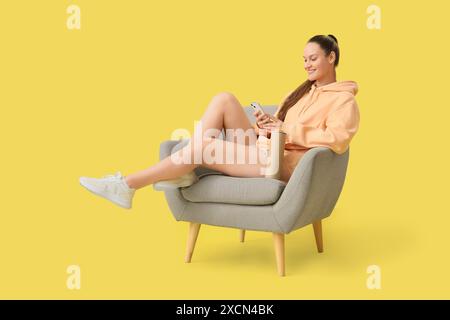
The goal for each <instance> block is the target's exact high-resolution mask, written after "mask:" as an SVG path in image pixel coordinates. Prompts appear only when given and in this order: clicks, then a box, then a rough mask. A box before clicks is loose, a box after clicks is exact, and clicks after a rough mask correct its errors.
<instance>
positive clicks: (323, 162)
mask: <svg viewBox="0 0 450 320" xmlns="http://www.w3.org/2000/svg"><path fill="white" fill-rule="evenodd" d="M263 108H264V110H265V112H268V113H271V114H273V113H274V112H275V111H276V106H264V107H263ZM244 109H245V111H246V113H247V116H248V117H249V119H250V121H252V122H253V121H254V117H253V115H252V112H253V111H252V110H251V107H248V106H247V107H245V108H244ZM187 143H188V140H187V139H183V140H176V141H174V140H168V141H165V142H163V143H162V144H161V146H160V159H163V158H165V157H167V156H169V155H170V154H171V153H173V152H175V151H177V150H179V149H180V148H182V147H184V146H185V145H186V144H187ZM283 148H284V146H283ZM348 159H349V149H347V151H346V152H345V153H343V154H340V155H339V154H336V153H335V152H333V151H332V150H331V149H329V148H326V147H315V148H312V149H310V150H308V151H307V152H306V153H305V154H304V156H303V157H302V159H301V160H300V161H299V163H298V165H297V167H296V168H295V170H294V172H293V174H292V176H291V178H290V179H289V181H288V183H287V184H286V183H285V182H283V181H281V180H277V179H272V178H264V177H261V178H241V177H232V176H228V175H226V174H224V173H221V172H218V171H214V170H211V169H208V168H205V167H201V166H200V167H198V168H196V169H195V172H196V174H197V175H198V176H199V181H198V182H197V183H195V184H193V185H191V186H189V187H184V188H175V189H158V187H157V184H155V185H154V188H155V189H156V190H162V191H164V193H165V197H166V199H167V202H168V205H169V208H170V210H171V212H172V214H173V216H174V217H175V219H176V220H177V221H186V222H189V223H190V226H189V235H188V242H187V248H186V257H185V262H190V261H191V257H192V253H193V251H194V247H195V243H196V240H197V236H198V233H199V230H200V226H201V225H202V224H207V225H214V226H222V227H229V228H236V229H240V241H241V242H243V241H244V237H245V230H255V231H267V232H272V234H273V239H274V246H275V256H276V262H277V269H278V273H279V275H280V276H284V275H285V264H284V261H285V259H284V252H285V250H284V236H285V234H289V233H290V232H292V231H294V230H297V229H299V228H301V227H304V226H306V225H309V224H312V225H313V229H314V235H315V239H316V245H317V249H318V251H319V252H322V251H323V242H322V223H321V221H322V219H324V218H326V217H328V216H329V215H330V214H331V212H332V211H333V209H334V207H335V204H336V202H337V200H338V198H339V195H340V193H341V190H342V187H343V184H344V180H345V175H346V171H347V164H348Z"/></svg>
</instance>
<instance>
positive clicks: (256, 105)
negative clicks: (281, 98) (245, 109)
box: [250, 102, 265, 114]
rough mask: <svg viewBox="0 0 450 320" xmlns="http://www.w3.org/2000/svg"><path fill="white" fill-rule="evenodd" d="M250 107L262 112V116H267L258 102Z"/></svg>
mask: <svg viewBox="0 0 450 320" xmlns="http://www.w3.org/2000/svg"><path fill="white" fill-rule="evenodd" d="M250 106H251V107H252V108H253V110H255V111H261V114H265V112H264V110H263V108H262V107H261V105H260V104H259V103H258V102H252V103H250Z"/></svg>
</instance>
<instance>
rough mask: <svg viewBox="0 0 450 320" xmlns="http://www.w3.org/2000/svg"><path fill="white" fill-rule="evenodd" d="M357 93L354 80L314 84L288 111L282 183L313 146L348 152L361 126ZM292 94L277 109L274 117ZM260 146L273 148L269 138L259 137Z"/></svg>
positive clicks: (283, 126) (285, 123) (284, 125)
mask: <svg viewBox="0 0 450 320" xmlns="http://www.w3.org/2000/svg"><path fill="white" fill-rule="evenodd" d="M357 92H358V85H357V83H356V82H354V81H338V82H333V83H329V84H327V85H325V86H322V87H317V86H316V85H315V84H313V85H312V87H311V90H310V91H309V93H306V94H305V95H304V96H303V97H302V98H300V100H299V101H297V103H296V104H295V105H293V106H292V107H291V108H290V109H289V110H288V112H287V114H286V117H285V119H284V122H283V125H282V127H281V130H282V131H284V132H286V134H287V135H286V145H285V148H284V149H285V150H284V159H283V170H282V174H281V180H284V181H286V182H287V181H288V180H289V178H290V176H291V175H292V172H293V171H294V169H295V167H296V165H297V163H298V162H299V161H300V159H301V157H302V156H303V155H304V154H305V153H306V151H308V150H309V149H311V148H312V147H317V146H324V147H328V148H330V149H332V150H333V151H334V152H336V153H338V154H342V153H344V152H345V151H346V150H347V148H348V146H349V143H350V141H351V140H352V138H353V136H354V135H355V134H356V132H357V131H358V127H359V120H360V114H359V108H358V105H357V103H356V101H355V95H356V94H357ZM290 93H291V92H290ZM290 93H289V94H290ZM289 94H288V95H286V96H285V97H284V98H283V100H282V103H280V105H279V106H278V109H277V111H276V112H275V114H274V116H275V117H277V115H278V112H279V111H280V109H281V106H282V104H283V102H284V100H285V99H286V98H287V97H288V96H289ZM257 145H258V146H260V147H261V146H263V147H266V148H267V147H270V139H266V137H264V136H259V137H258V142H257Z"/></svg>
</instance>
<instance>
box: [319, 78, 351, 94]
mask: <svg viewBox="0 0 450 320" xmlns="http://www.w3.org/2000/svg"><path fill="white" fill-rule="evenodd" d="M311 90H313V91H315V90H317V91H319V92H320V91H324V92H325V91H333V92H343V91H345V92H349V93H351V94H352V95H354V96H356V94H357V93H358V84H357V83H356V82H355V81H337V82H332V83H329V84H327V85H324V86H322V87H318V88H317V86H316V84H315V83H314V84H313V85H312V88H311Z"/></svg>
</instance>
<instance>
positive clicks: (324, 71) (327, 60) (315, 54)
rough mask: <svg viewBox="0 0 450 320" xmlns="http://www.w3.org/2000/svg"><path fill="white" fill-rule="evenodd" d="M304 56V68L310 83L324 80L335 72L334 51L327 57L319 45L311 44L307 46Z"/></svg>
mask: <svg viewBox="0 0 450 320" xmlns="http://www.w3.org/2000/svg"><path fill="white" fill-rule="evenodd" d="M303 54H304V55H303V59H304V62H305V65H304V67H305V70H306V73H307V74H308V80H309V81H314V80H320V79H323V78H324V77H325V76H326V75H328V74H329V73H330V72H332V71H333V69H334V60H335V55H334V52H333V51H332V52H331V53H330V54H329V55H328V57H327V56H326V55H325V51H323V49H322V48H321V47H320V45H319V44H318V43H315V42H309V43H307V44H306V46H305V50H304V53H303Z"/></svg>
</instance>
